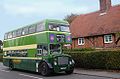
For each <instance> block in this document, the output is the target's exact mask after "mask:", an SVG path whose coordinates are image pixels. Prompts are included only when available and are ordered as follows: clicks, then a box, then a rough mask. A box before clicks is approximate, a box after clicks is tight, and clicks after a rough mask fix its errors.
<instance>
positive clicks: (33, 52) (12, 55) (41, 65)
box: [3, 19, 75, 76]
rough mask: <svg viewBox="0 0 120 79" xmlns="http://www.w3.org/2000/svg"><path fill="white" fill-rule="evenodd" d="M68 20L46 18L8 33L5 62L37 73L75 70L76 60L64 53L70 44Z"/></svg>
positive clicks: (15, 67)
mask: <svg viewBox="0 0 120 79" xmlns="http://www.w3.org/2000/svg"><path fill="white" fill-rule="evenodd" d="M71 42H72V39H71V33H70V31H69V23H68V22H66V21H62V20H53V19H46V20H43V21H41V22H38V23H34V24H32V25H27V26H25V27H22V28H19V29H16V30H13V31H10V32H7V33H5V35H4V41H3V52H4V56H3V64H4V65H5V66H8V67H9V68H10V69H22V70H29V71H34V72H38V73H40V74H42V75H44V76H46V75H49V74H50V73H52V72H55V73H58V72H61V71H65V72H66V73H67V74H71V73H73V70H74V64H75V63H74V60H73V59H72V58H71V56H69V55H67V54H63V52H62V47H63V46H64V45H66V44H71Z"/></svg>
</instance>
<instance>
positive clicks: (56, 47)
mask: <svg viewBox="0 0 120 79" xmlns="http://www.w3.org/2000/svg"><path fill="white" fill-rule="evenodd" d="M50 53H51V54H60V53H61V45H60V44H50Z"/></svg>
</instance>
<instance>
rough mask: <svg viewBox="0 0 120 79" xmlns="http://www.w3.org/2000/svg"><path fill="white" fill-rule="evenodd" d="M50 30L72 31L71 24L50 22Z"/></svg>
mask: <svg viewBox="0 0 120 79" xmlns="http://www.w3.org/2000/svg"><path fill="white" fill-rule="evenodd" d="M49 30H52V31H62V32H70V30H69V26H68V25H63V24H49Z"/></svg>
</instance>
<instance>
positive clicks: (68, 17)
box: [64, 13, 78, 24]
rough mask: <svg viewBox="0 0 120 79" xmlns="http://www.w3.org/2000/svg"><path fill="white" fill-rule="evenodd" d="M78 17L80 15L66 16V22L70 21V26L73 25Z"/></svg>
mask: <svg viewBox="0 0 120 79" xmlns="http://www.w3.org/2000/svg"><path fill="white" fill-rule="evenodd" d="M77 16H78V14H73V13H72V14H70V15H67V16H65V19H64V20H66V21H68V22H69V23H70V24H71V23H72V21H73V20H74V19H75V18H76V17H77Z"/></svg>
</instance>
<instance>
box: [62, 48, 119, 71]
mask: <svg viewBox="0 0 120 79" xmlns="http://www.w3.org/2000/svg"><path fill="white" fill-rule="evenodd" d="M64 53H66V54H69V55H71V56H72V58H73V59H74V60H75V62H76V64H75V66H76V67H80V68H92V69H120V51H74V50H71V51H70V50H69V51H68V50H64Z"/></svg>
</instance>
